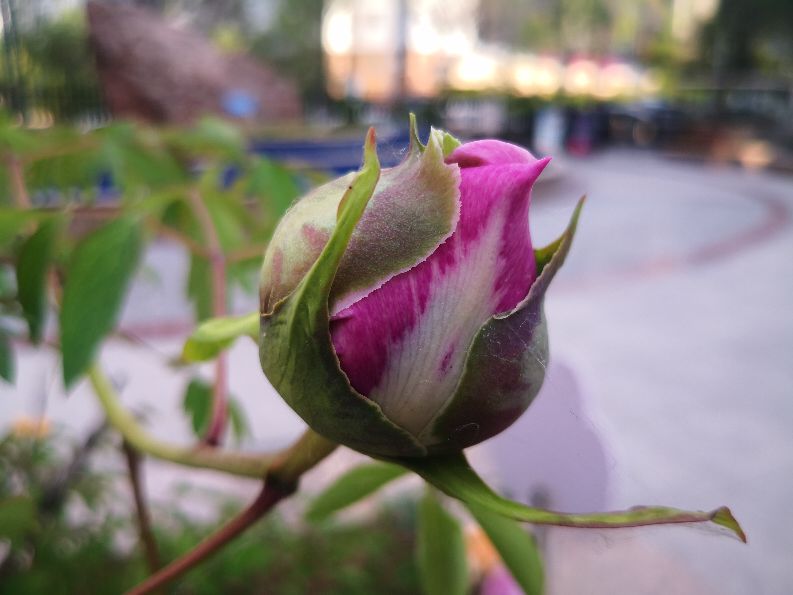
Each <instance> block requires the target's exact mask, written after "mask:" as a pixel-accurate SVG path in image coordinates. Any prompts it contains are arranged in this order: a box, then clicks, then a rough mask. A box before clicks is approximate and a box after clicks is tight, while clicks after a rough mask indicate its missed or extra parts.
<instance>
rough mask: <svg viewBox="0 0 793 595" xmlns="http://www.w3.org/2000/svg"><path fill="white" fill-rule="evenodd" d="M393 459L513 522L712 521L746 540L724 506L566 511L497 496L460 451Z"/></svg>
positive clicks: (577, 524) (578, 524) (622, 524)
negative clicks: (691, 508)
mask: <svg viewBox="0 0 793 595" xmlns="http://www.w3.org/2000/svg"><path fill="white" fill-rule="evenodd" d="M393 462H398V463H400V464H401V465H404V466H405V467H407V468H408V469H410V470H412V471H414V472H415V473H418V474H419V475H420V476H421V477H423V478H424V479H425V480H426V481H427V482H429V483H430V484H432V485H434V486H435V487H436V488H438V489H439V490H441V491H442V492H443V493H445V494H447V495H448V496H451V497H452V498H457V499H458V500H461V501H462V502H464V503H465V504H466V505H471V504H473V505H479V506H482V507H484V508H486V509H487V510H490V511H491V512H494V513H497V514H500V515H503V516H506V517H509V518H512V519H515V520H517V521H525V522H528V523H535V524H540V525H558V526H562V527H588V528H600V529H610V528H616V527H639V526H643V525H664V524H672V523H706V522H712V523H714V524H716V525H719V526H721V527H724V528H726V529H729V530H730V531H731V532H733V533H734V534H735V535H737V536H738V538H739V539H740V540H741V541H744V542H745V541H746V535H745V534H744V532H743V530H742V529H741V526H740V525H739V524H738V521H736V520H735V518H734V517H733V516H732V513H731V512H730V509H729V508H726V507H721V508H717V509H716V510H713V511H710V512H701V511H700V512H689V511H685V510H679V509H677V508H668V507H663V506H640V507H635V508H631V509H630V510H624V511H618V512H602V513H586V514H567V513H562V512H553V511H551V510H545V509H542V508H532V507H530V506H525V505H523V504H520V503H519V502H513V501H512V500H508V499H506V498H503V497H501V496H499V495H498V494H496V493H495V492H494V491H493V490H491V489H490V487H488V485H487V484H486V483H485V482H484V481H482V479H481V478H480V477H479V475H477V473H476V471H474V470H473V469H472V468H471V466H470V465H469V464H468V461H467V460H466V458H465V455H464V454H463V453H462V452H459V453H453V454H449V455H443V456H432V457H424V458H407V457H404V458H401V459H398V460H397V459H394V460H393Z"/></svg>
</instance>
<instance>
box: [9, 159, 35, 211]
mask: <svg viewBox="0 0 793 595" xmlns="http://www.w3.org/2000/svg"><path fill="white" fill-rule="evenodd" d="M6 168H7V169H8V177H9V181H10V183H11V197H12V198H13V199H14V204H15V205H16V206H17V207H19V208H20V209H29V208H31V203H30V194H28V187H27V185H26V184H25V172H24V171H23V169H22V162H21V161H20V160H19V158H18V157H16V156H14V155H8V156H7V157H6Z"/></svg>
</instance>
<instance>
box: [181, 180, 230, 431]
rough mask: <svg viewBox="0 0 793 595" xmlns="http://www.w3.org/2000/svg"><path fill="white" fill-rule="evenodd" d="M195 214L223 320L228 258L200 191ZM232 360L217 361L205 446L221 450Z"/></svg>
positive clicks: (192, 198) (215, 309)
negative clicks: (206, 251)
mask: <svg viewBox="0 0 793 595" xmlns="http://www.w3.org/2000/svg"><path fill="white" fill-rule="evenodd" d="M187 196H188V200H189V202H190V206H191V207H192V209H193V214H194V215H195V217H196V219H197V220H198V224H199V226H200V227H201V232H202V234H203V236H204V240H205V241H206V243H207V247H208V249H209V266H210V271H211V287H212V315H213V316H214V317H215V318H221V317H223V316H225V315H226V301H227V297H226V257H225V255H224V254H223V246H222V244H221V243H220V236H219V235H218V232H217V229H215V223H214V221H213V220H212V213H210V212H209V209H208V208H207V206H206V204H205V203H204V199H203V197H202V196H201V193H200V192H199V190H198V189H197V188H193V189H191V190H190V191H189V192H188V194H187ZM227 377H228V360H227V356H226V353H225V352H221V353H220V354H219V355H218V357H217V359H216V360H215V382H214V384H213V385H212V417H211V419H210V422H209V427H208V429H207V433H206V436H204V443H205V444H208V445H210V446H217V445H218V444H220V442H221V440H223V433H224V431H225V429H226V420H227V418H228V378H227Z"/></svg>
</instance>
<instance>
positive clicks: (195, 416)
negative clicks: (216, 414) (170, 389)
mask: <svg viewBox="0 0 793 595" xmlns="http://www.w3.org/2000/svg"><path fill="white" fill-rule="evenodd" d="M182 409H183V410H184V412H185V413H186V414H187V415H188V417H189V418H190V425H191V426H192V428H193V432H194V433H195V435H196V436H197V437H199V438H200V437H202V436H204V434H206V432H207V429H208V428H209V422H210V419H211V417H212V387H211V386H209V384H207V383H206V382H204V381H203V380H200V379H198V378H193V379H192V380H191V381H190V384H188V385H187V389H186V390H185V393H184V400H183V401H182Z"/></svg>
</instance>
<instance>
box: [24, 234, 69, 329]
mask: <svg viewBox="0 0 793 595" xmlns="http://www.w3.org/2000/svg"><path fill="white" fill-rule="evenodd" d="M60 227H61V222H60V221H59V220H58V219H50V220H49V221H45V222H43V223H42V224H41V225H40V226H39V228H38V229H37V230H36V232H35V233H34V234H33V235H31V236H30V237H29V238H28V239H27V240H26V241H25V243H24V244H22V247H21V248H20V250H19V256H18V257H17V269H16V273H17V291H18V297H19V303H20V305H21V306H22V312H23V313H24V314H25V319H26V320H27V323H28V329H29V330H30V340H31V341H32V342H33V343H38V342H39V341H41V335H42V332H43V331H44V322H45V318H46V315H47V271H48V270H49V266H50V261H51V260H52V254H53V249H54V247H55V242H56V240H57V237H58V233H59V231H60Z"/></svg>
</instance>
